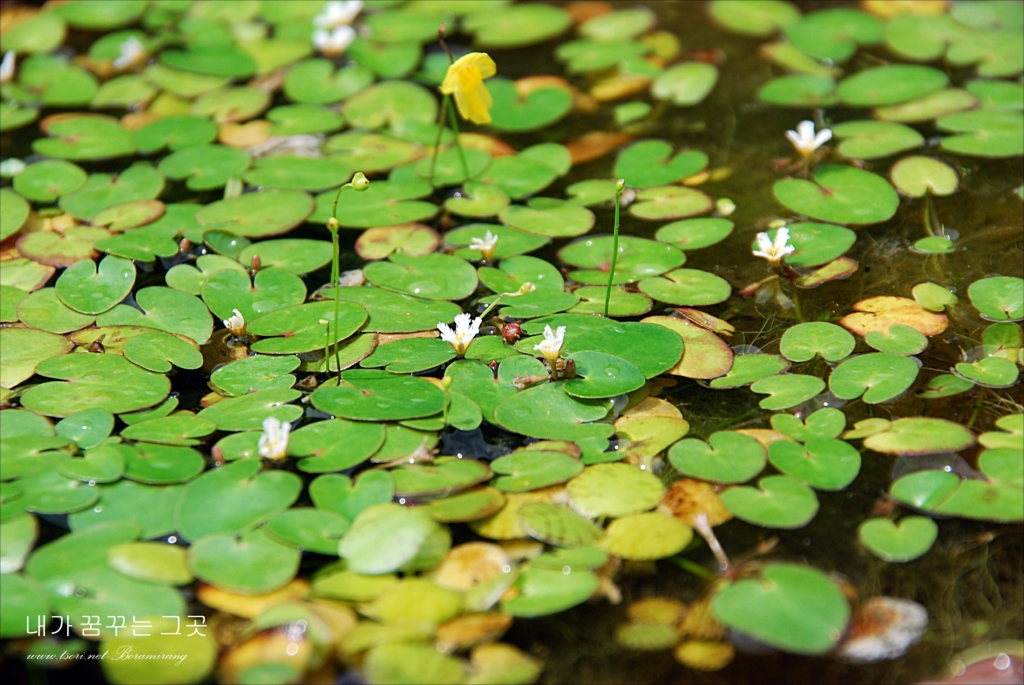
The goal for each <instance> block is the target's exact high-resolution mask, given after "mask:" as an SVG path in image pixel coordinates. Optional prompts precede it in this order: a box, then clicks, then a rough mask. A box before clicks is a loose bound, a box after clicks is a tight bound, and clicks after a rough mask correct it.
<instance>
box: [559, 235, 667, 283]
mask: <svg viewBox="0 0 1024 685" xmlns="http://www.w3.org/2000/svg"><path fill="white" fill-rule="evenodd" d="M613 242H614V241H613V238H612V236H598V237H591V238H583V239H581V240H577V241H575V242H573V243H570V244H569V245H566V246H565V247H563V248H562V249H561V250H559V251H558V257H559V259H561V260H562V261H564V262H567V263H569V264H571V265H572V266H576V267H582V269H583V270H578V271H572V272H570V273H569V278H571V279H573V280H574V281H577V282H579V283H589V284H595V285H597V284H600V285H605V284H607V283H608V272H609V271H610V269H611V258H612V245H613ZM618 252H619V254H618V257H617V258H616V261H615V277H614V279H613V280H612V283H614V284H622V283H632V282H634V281H638V280H640V279H642V278H647V277H650V276H658V275H660V274H663V273H665V272H666V271H670V270H671V269H675V268H676V267H679V266H682V265H683V263H684V262H685V261H686V255H684V254H683V253H682V252H681V251H680V250H679V249H678V248H676V247H673V246H672V245H665V244H663V243H658V242H656V241H653V240H647V239H645V238H636V237H633V236H622V237H620V238H619V240H618Z"/></svg>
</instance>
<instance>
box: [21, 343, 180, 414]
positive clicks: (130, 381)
mask: <svg viewBox="0 0 1024 685" xmlns="http://www.w3.org/2000/svg"><path fill="white" fill-rule="evenodd" d="M36 373H38V374H39V375H41V376H47V377H49V378H58V379H60V381H61V382H49V383H42V384H40V385H34V386H32V387H31V388H29V389H28V390H27V391H26V392H25V394H24V395H22V396H21V403H22V406H24V407H27V408H29V409H33V410H35V411H38V412H39V413H41V414H46V415H47V416H68V415H70V414H73V413H75V412H76V411H80V410H82V409H89V408H93V407H96V408H100V409H106V410H107V411H109V412H111V413H113V414H119V413H122V412H130V411H136V410H138V409H144V408H145V407H151V406H153V405H154V404H156V403H157V402H159V401H160V400H162V399H163V398H165V397H166V396H167V393H169V392H170V390H171V384H170V381H169V380H168V379H167V378H166V377H164V376H161V375H158V374H155V373H151V372H149V371H146V370H144V369H142V368H140V367H138V366H136V365H135V364H132V363H131V362H129V361H127V360H126V359H124V358H123V357H119V356H117V355H106V354H84V355H78V354H76V355H64V356H60V357H53V358H50V359H47V360H45V361H43V362H41V363H40V364H39V365H38V366H37V367H36Z"/></svg>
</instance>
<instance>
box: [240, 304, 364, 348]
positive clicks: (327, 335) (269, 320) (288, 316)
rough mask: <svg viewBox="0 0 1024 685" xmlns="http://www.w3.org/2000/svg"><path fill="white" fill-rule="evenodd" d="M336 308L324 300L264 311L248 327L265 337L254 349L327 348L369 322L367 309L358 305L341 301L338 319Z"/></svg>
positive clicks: (249, 329) (251, 331)
mask: <svg viewBox="0 0 1024 685" xmlns="http://www.w3.org/2000/svg"><path fill="white" fill-rule="evenodd" d="M334 311H335V303H334V302H328V301H323V302H307V303H306V304H296V305H291V306H288V307H283V308H281V309H276V310H274V311H272V312H270V313H268V314H264V315H263V316H261V317H259V318H258V319H254V320H253V321H251V322H249V324H248V326H247V328H248V331H249V332H250V333H253V334H255V335H258V336H261V337H263V338H264V339H263V340H260V341H258V342H256V343H254V344H253V346H252V349H253V351H255V352H261V353H267V354H298V353H301V352H309V351H311V350H316V349H323V348H324V346H325V345H328V344H331V345H333V344H335V343H338V342H340V341H342V340H344V339H345V338H347V337H349V336H350V335H352V334H353V333H355V332H356V331H358V330H359V329H360V328H361V327H362V325H363V323H364V322H365V321H366V310H364V309H363V308H362V307H360V306H359V305H356V304H352V303H340V305H339V306H338V319H337V321H335V318H334ZM321 321H326V322H327V323H323V324H322V323H320V322H321ZM267 336H274V337H267Z"/></svg>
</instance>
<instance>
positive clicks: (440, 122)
mask: <svg viewBox="0 0 1024 685" xmlns="http://www.w3.org/2000/svg"><path fill="white" fill-rule="evenodd" d="M447 113H448V96H445V97H443V98H441V116H439V117H438V118H437V138H436V139H435V140H434V156H433V157H431V158H430V185H431V186H433V185H434V168H435V167H436V166H437V153H438V150H440V149H441V135H442V134H443V133H444V118H445V115H446V114H447Z"/></svg>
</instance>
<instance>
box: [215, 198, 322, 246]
mask: <svg viewBox="0 0 1024 685" xmlns="http://www.w3.org/2000/svg"><path fill="white" fill-rule="evenodd" d="M313 204H314V203H313V199H312V198H311V197H310V196H309V195H307V194H306V193H303V192H301V191H298V190H268V191H265V192H261V193H247V194H245V195H239V196H238V197H234V198H231V199H228V200H220V201H218V202H213V203H211V204H208V205H206V206H205V207H203V208H202V209H200V210H199V211H198V212H196V216H195V218H196V221H197V222H199V224H200V225H201V226H203V227H205V228H207V229H216V230H219V231H227V232H228V233H234V234H235V235H240V236H244V237H247V238H266V237H269V236H274V235H279V234H281V233H286V232H287V231H290V230H291V229H292V228H294V227H295V226H298V225H299V224H300V223H302V222H303V221H304V220H306V219H307V218H308V217H309V215H310V213H311V212H312V211H313Z"/></svg>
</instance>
